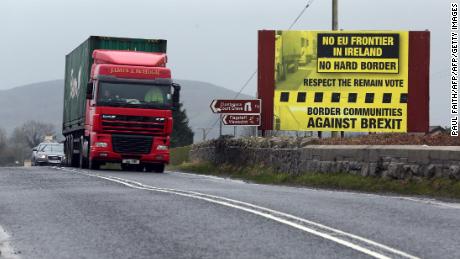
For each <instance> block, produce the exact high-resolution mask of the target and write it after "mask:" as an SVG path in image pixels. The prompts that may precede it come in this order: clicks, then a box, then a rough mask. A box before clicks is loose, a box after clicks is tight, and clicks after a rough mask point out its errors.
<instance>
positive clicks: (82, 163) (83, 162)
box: [78, 136, 89, 169]
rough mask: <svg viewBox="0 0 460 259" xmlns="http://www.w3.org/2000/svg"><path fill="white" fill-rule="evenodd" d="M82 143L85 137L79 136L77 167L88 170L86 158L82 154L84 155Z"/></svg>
mask: <svg viewBox="0 0 460 259" xmlns="http://www.w3.org/2000/svg"><path fill="white" fill-rule="evenodd" d="M84 143H85V137H83V136H81V137H80V147H79V149H80V152H79V153H80V154H79V158H78V160H79V167H80V168H82V169H86V168H88V158H87V157H85V156H84V155H83V153H84V150H83V149H84V148H83V146H84ZM88 150H89V149H88ZM88 157H89V156H88Z"/></svg>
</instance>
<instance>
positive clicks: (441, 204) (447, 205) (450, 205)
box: [392, 196, 460, 209]
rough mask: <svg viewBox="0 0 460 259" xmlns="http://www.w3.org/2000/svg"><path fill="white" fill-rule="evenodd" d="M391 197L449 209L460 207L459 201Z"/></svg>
mask: <svg viewBox="0 0 460 259" xmlns="http://www.w3.org/2000/svg"><path fill="white" fill-rule="evenodd" d="M392 198H395V199H401V200H408V201H413V202H418V203H424V204H428V205H434V206H439V207H444V208H449V209H460V203H448V202H441V201H437V200H435V199H426V198H414V197H404V196H402V197H392Z"/></svg>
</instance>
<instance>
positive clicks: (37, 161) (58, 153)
mask: <svg viewBox="0 0 460 259" xmlns="http://www.w3.org/2000/svg"><path fill="white" fill-rule="evenodd" d="M33 151H34V152H33V156H32V165H56V164H61V163H62V162H63V161H64V159H65V157H64V145H63V144H60V143H41V144H40V145H38V146H37V147H36V148H34V149H33Z"/></svg>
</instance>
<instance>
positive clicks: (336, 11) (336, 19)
mask: <svg viewBox="0 0 460 259" xmlns="http://www.w3.org/2000/svg"><path fill="white" fill-rule="evenodd" d="M338 4H339V3H338V0H332V30H333V31H337V30H338V29H339V8H338ZM337 136H338V132H337V131H331V137H333V138H336V137H337Z"/></svg>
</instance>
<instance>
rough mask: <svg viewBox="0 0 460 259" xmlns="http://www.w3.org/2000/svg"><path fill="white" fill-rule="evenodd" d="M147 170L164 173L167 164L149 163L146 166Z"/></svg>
mask: <svg viewBox="0 0 460 259" xmlns="http://www.w3.org/2000/svg"><path fill="white" fill-rule="evenodd" d="M145 169H146V171H147V172H155V173H163V172H164V171H165V164H149V165H146V166H145Z"/></svg>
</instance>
